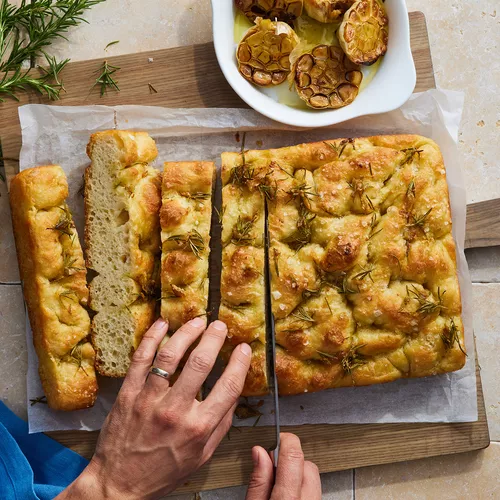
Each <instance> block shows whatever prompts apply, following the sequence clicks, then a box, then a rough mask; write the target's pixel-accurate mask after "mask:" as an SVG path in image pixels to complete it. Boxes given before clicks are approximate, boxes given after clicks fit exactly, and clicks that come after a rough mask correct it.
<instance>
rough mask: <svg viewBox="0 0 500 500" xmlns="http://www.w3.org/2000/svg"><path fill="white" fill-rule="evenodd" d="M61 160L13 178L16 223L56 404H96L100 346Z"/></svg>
mask: <svg viewBox="0 0 500 500" xmlns="http://www.w3.org/2000/svg"><path fill="white" fill-rule="evenodd" d="M67 196H68V184H67V181H66V176H65V174H64V172H63V170H62V168H61V167H60V166H57V165H47V166H41V167H35V168H30V169H27V170H23V171H22V172H20V173H19V174H17V175H16V176H15V177H14V178H13V179H12V182H11V185H10V203H11V210H12V222H13V226H14V236H15V240H16V248H17V256H18V261H19V270H20V274H21V279H22V281H23V292H24V298H25V300H26V306H27V309H28V315H29V319H30V324H31V329H32V331H33V343H34V346H35V350H36V353H37V355H38V372H39V374H40V379H41V382H42V387H43V391H44V393H45V396H46V398H47V403H48V405H49V407H50V408H52V409H54V410H64V411H70V410H78V409H82V408H88V407H90V406H92V405H93V404H94V401H95V399H96V393H97V381H96V376H95V371H94V358H95V353H94V349H93V348H92V345H91V343H90V341H89V334H90V318H89V315H88V313H87V310H86V309H85V306H86V305H87V299H88V289H87V283H86V274H87V272H86V269H85V263H84V260H83V253H82V248H81V246H80V242H79V239H78V234H77V232H76V229H75V225H74V223H73V219H72V216H71V213H70V211H69V208H68V206H67V204H66V201H65V200H66V198H67Z"/></svg>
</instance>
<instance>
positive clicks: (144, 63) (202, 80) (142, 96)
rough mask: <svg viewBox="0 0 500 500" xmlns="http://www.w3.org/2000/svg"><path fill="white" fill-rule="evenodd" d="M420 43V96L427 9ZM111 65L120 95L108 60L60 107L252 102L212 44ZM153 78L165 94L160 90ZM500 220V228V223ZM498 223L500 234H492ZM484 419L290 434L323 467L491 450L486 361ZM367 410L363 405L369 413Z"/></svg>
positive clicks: (235, 438) (483, 225)
mask: <svg viewBox="0 0 500 500" xmlns="http://www.w3.org/2000/svg"><path fill="white" fill-rule="evenodd" d="M410 25H411V46H412V52H413V58H414V60H415V66H416V68H417V86H416V89H415V91H417V92H420V91H424V90H427V89H430V88H435V80H434V73H433V68H432V60H431V54H430V48H429V40H428V36H427V26H426V23H425V18H424V15H423V14H422V13H421V12H412V13H410ZM108 60H109V63H110V64H113V65H115V66H119V67H120V68H121V69H120V71H119V73H117V79H118V81H119V85H120V89H121V91H120V92H110V93H108V94H107V95H105V96H104V97H102V98H100V97H99V91H98V89H97V88H94V89H93V90H92V91H91V90H90V89H91V87H92V84H93V83H94V81H95V78H96V71H98V69H99V67H100V65H101V64H102V59H100V60H93V61H82V62H76V63H70V64H68V66H67V68H66V69H65V70H64V73H63V75H62V76H63V79H64V84H65V86H66V88H67V92H65V93H63V94H62V98H61V100H60V101H57V102H52V103H51V104H55V105H66V106H67V105H88V104H103V105H118V104H141V105H152V106H165V107H177V108H178V107H221V108H224V107H247V106H246V104H245V103H244V102H243V101H242V100H241V99H240V98H239V97H238V96H237V95H236V94H235V93H234V92H233V91H232V89H231V88H230V87H229V85H228V84H227V83H226V81H225V79H224V77H223V75H222V73H221V71H220V70H219V66H218V64H217V60H216V58H215V53H214V49H213V45H212V44H211V43H208V44H203V45H195V46H189V47H179V48H173V49H165V50H159V51H154V52H143V53H139V54H131V55H126V56H118V57H111V58H109V59H108ZM148 84H151V85H152V87H153V88H154V89H155V90H156V92H155V91H154V90H152V89H151V88H150V86H149V85H148ZM20 99H21V102H20V103H16V102H13V101H7V102H5V103H3V104H0V140H1V144H2V148H3V156H4V157H7V158H12V159H15V158H18V157H19V150H20V147H21V131H20V127H19V119H18V115H17V108H18V106H19V105H20V104H27V103H47V101H46V99H43V98H40V96H37V95H34V94H31V93H30V94H26V95H20ZM4 164H5V168H6V173H7V176H8V177H10V176H11V175H13V174H15V173H16V172H17V169H18V165H17V162H16V161H14V160H9V159H6V160H5V161H4ZM499 210H500V200H491V201H489V202H483V203H477V204H474V205H470V206H469V207H468V217H467V247H472V246H490V245H495V244H500V236H499V233H500V228H499V223H498V221H497V220H495V218H497V217H496V214H498V213H499ZM495 224H496V226H495ZM492 228H494V230H492ZM476 374H477V400H478V413H479V419H478V421H477V422H471V423H461V424H380V425H376V424H370V425H303V426H297V427H285V428H284V429H283V430H286V431H290V432H294V433H296V434H298V435H299V436H300V438H301V440H302V443H303V447H304V452H305V455H306V457H307V458H308V459H310V460H313V461H314V462H315V463H316V464H317V465H318V467H319V469H320V471H321V472H331V471H337V470H343V469H350V468H353V467H362V466H368V465H376V464H383V463H389V462H398V461H404V460H413V459H417V458H424V457H430V456H435V455H445V454H451V453H459V452H465V451H471V450H478V449H481V448H485V447H486V446H488V444H489V442H490V440H489V434H488V425H487V421H486V412H485V407H484V400H483V393H482V388H481V378H480V374H479V369H478V368H477V363H476ZM360 411H362V409H360ZM48 435H50V436H51V437H53V438H54V439H56V440H58V441H59V442H61V443H63V444H64V445H66V446H68V447H70V448H71V449H73V450H75V451H76V452H78V453H80V454H82V455H83V456H85V457H87V458H90V457H91V456H92V453H93V450H94V447H95V442H96V439H97V436H98V433H97V432H78V431H64V432H50V433H48ZM272 441H273V429H272V428H268V427H259V428H242V429H241V430H235V429H232V430H231V432H230V436H229V438H225V439H224V441H223V442H222V443H221V445H220V447H219V448H218V449H217V451H216V453H215V455H214V457H213V459H212V460H211V461H210V463H209V464H207V465H206V466H205V467H203V468H202V469H201V470H200V471H199V472H198V473H197V474H196V475H194V476H193V477H192V478H191V479H190V481H189V482H188V483H186V484H184V485H183V486H182V487H181V488H180V489H179V490H178V491H179V492H181V491H200V490H206V489H213V488H221V487H226V486H235V485H239V484H244V483H245V482H246V481H247V480H248V476H249V473H250V471H251V468H252V465H251V455H250V449H251V447H252V446H253V445H254V444H256V443H259V444H262V445H264V446H265V445H266V443H267V444H271V443H272Z"/></svg>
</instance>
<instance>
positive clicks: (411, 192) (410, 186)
mask: <svg viewBox="0 0 500 500" xmlns="http://www.w3.org/2000/svg"><path fill="white" fill-rule="evenodd" d="M410 195H411V196H413V197H414V198H415V179H412V180H411V181H410V184H408V187H407V188H406V197H407V198H409V197H410Z"/></svg>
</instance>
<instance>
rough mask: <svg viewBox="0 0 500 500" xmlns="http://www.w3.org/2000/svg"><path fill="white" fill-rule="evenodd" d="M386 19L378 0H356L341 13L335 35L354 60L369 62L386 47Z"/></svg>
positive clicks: (384, 51)
mask: <svg viewBox="0 0 500 500" xmlns="http://www.w3.org/2000/svg"><path fill="white" fill-rule="evenodd" d="M388 36H389V21H388V19H387V16H386V14H385V10H384V7H382V4H380V3H379V1H378V0H357V1H356V3H354V5H353V6H352V7H351V8H350V9H349V10H348V11H347V12H346V13H345V15H344V20H343V21H342V24H341V25H340V28H339V31H338V37H339V42H340V46H341V47H342V49H343V50H344V52H345V53H346V55H347V57H348V58H349V59H350V60H351V61H352V62H353V63H355V64H366V65H370V64H373V63H374V62H375V61H376V60H377V59H378V58H379V57H380V56H383V55H384V54H385V53H386V51H387V40H388Z"/></svg>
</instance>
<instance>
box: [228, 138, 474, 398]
mask: <svg viewBox="0 0 500 500" xmlns="http://www.w3.org/2000/svg"><path fill="white" fill-rule="evenodd" d="M222 158H223V173H222V175H223V180H224V179H226V183H227V182H228V180H229V177H230V172H231V170H232V169H234V168H235V167H237V166H238V165H240V164H241V154H238V153H224V154H223V157H222ZM245 162H246V164H247V166H248V168H249V169H250V170H251V172H252V180H248V181H247V183H246V186H245V187H244V189H243V192H244V190H249V191H251V190H253V191H252V192H254V193H255V192H257V191H258V185H259V183H260V185H261V191H262V186H263V185H264V186H267V188H270V189H267V188H265V189H264V190H265V191H267V192H271V197H272V201H270V202H269V226H270V239H271V248H270V259H271V262H270V268H271V274H272V295H273V312H274V315H275V318H276V340H277V343H278V345H279V349H278V352H277V365H276V370H277V375H278V385H279V391H280V394H297V393H300V392H305V391H318V390H322V389H327V388H331V387H339V386H346V385H369V384H374V383H383V382H389V381H392V380H396V379H398V378H403V377H424V376H428V375H435V374H438V373H445V372H449V371H454V370H458V369H460V368H462V366H463V365H464V363H465V354H464V352H462V349H465V343H464V335H463V325H462V320H461V300H460V289H459V285H458V277H457V265H456V257H455V244H454V241H453V237H452V233H451V213H450V204H449V199H448V187H447V183H446V172H445V168H444V164H443V159H442V156H441V153H440V151H439V148H438V146H437V145H436V144H435V143H434V142H433V141H431V140H430V139H427V138H425V137H420V136H414V135H399V136H376V137H368V138H358V139H355V140H351V139H344V140H342V139H336V140H332V141H326V142H319V143H313V144H301V145H298V146H293V147H288V148H281V149H275V150H268V151H257V150H251V151H246V152H245ZM233 205H236V203H233ZM226 281H227V279H226ZM223 283H224V280H223ZM247 283H248V282H245V284H244V286H248V285H247ZM256 286H257V287H259V286H260V291H257V292H255V293H260V294H261V295H263V293H264V288H263V284H257V285H256ZM222 293H223V294H224V288H223V289H222ZM238 300H240V301H243V300H244V296H243V295H242V294H240V295H239V297H238ZM237 313H238V319H240V318H241V319H242V321H243V323H244V321H245V320H246V321H248V318H250V317H251V314H248V315H247V314H246V311H245V310H241V311H237ZM243 337H245V336H243ZM243 340H245V341H248V336H246V337H245V338H244V339H243Z"/></svg>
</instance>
